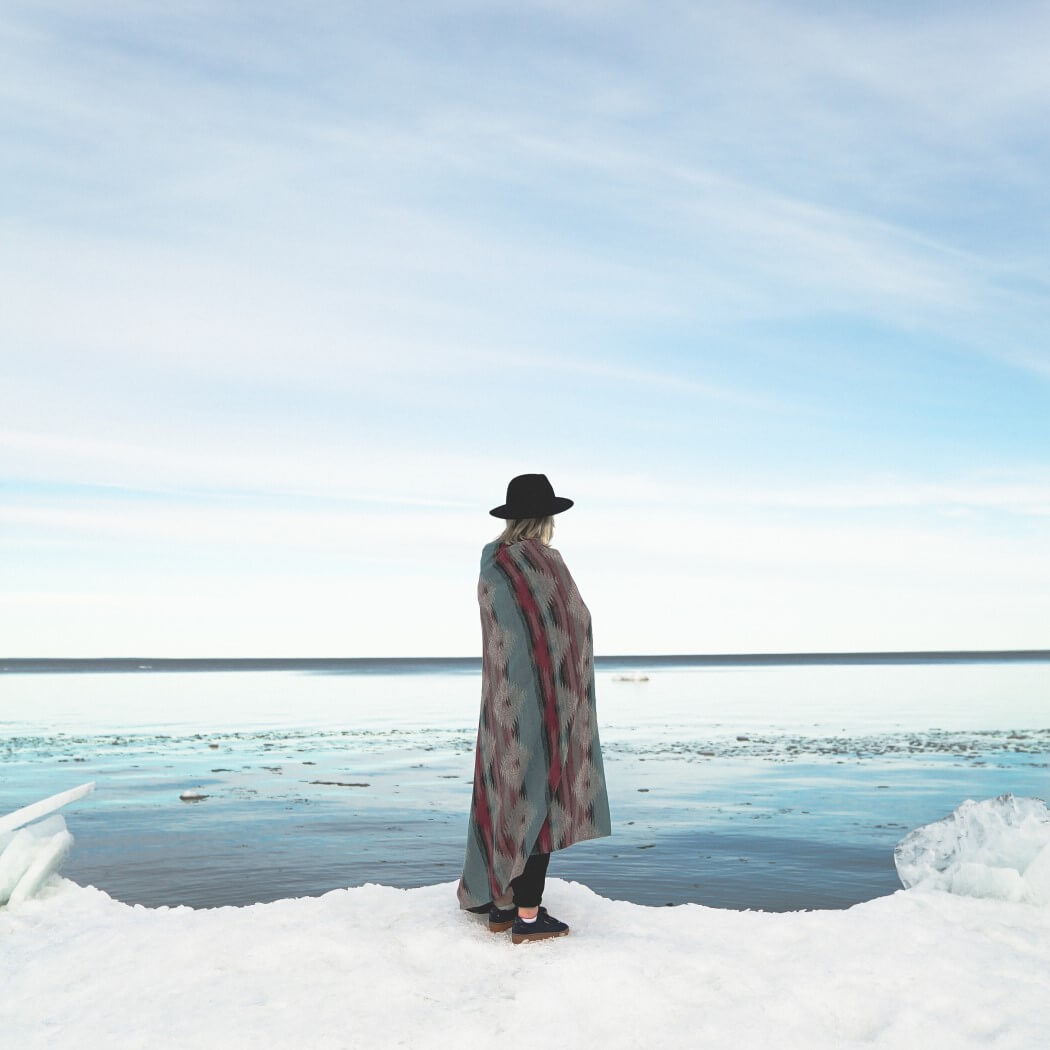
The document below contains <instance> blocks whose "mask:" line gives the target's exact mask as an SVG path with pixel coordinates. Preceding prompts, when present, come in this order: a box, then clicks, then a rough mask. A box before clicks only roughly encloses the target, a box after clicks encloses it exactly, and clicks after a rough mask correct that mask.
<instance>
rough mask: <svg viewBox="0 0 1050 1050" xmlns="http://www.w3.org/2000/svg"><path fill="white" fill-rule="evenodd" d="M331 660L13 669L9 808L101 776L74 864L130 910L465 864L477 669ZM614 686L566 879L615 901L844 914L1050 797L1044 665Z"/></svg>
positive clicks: (395, 881)
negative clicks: (916, 844) (191, 667)
mask: <svg viewBox="0 0 1050 1050" xmlns="http://www.w3.org/2000/svg"><path fill="white" fill-rule="evenodd" d="M628 666H629V668H630V670H629V671H628V673H643V674H646V675H647V676H648V680H647V681H622V680H620V678H621V676H622V674H623V673H624V671H625V670H628ZM331 672H332V669H331V668H328V669H327V670H324V671H318V670H315V671H311V672H303V671H291V670H285V671H224V672H209V671H177V672H165V673H158V672H157V671H156V670H154V671H152V672H151V671H146V670H144V671H142V672H140V673H127V674H105V673H92V672H84V671H80V672H76V673H63V674H55V673H47V672H46V670H45V671H44V672H42V673H33V674H17V673H16V674H12V673H8V674H0V812H2V811H6V810H9V809H14V808H16V807H18V806H20V805H23V804H25V803H27V802H29V801H33V800H35V799H36V798H39V797H43V796H44V795H47V794H51V793H53V792H56V791H60V790H63V789H64V788H68V787H72V786H74V785H76V784H79V783H83V782H84V781H87V780H96V781H97V782H98V786H97V788H96V791H95V794H94V795H93V796H91V797H90V798H89V799H87V800H85V801H84V802H82V803H79V804H78V805H77V806H75V807H73V808H71V809H70V810H69V811H67V813H66V820H67V823H68V824H69V827H70V830H71V831H72V832H73V834H74V835H75V836H76V839H77V842H76V846H75V847H74V850H73V853H72V855H71V857H70V859H69V861H68V862H67V864H66V867H65V868H64V874H66V875H68V876H69V877H70V878H72V879H74V880H76V881H77V882H81V883H85V884H86V883H90V884H94V885H96V886H99V887H101V888H102V889H105V890H106V891H107V892H108V893H111V894H112V895H113V896H115V897H117V898H119V899H121V900H124V901H127V902H130V903H144V904H149V905H160V904H170V905H174V904H191V905H194V906H197V907H207V906H215V905H222V904H246V903H251V902H255V901H266V900H273V899H277V898H280V897H287V896H299V895H302V894H318V893H323V892H325V891H326V890H329V889H333V888H336V887H341V886H350V885H359V884H361V883H364V882H383V883H387V884H390V885H396V886H418V885H423V884H427V883H433V882H443V881H451V880H454V879H456V878H458V876H459V869H460V864H461V862H462V855H463V843H464V836H465V831H466V813H467V809H468V806H469V802H470V790H471V776H472V770H473V745H474V734H475V729H476V724H477V714H478V699H479V695H480V677H479V675H478V673H477V671H476V669H474V667H473V665H472V664H470V663H469V662H460V663H457V664H452V665H439V666H433V665H421V666H416V667H413V668H412V669H411V670H410V671H408V672H405V671H400V672H399V671H397V670H393V671H392V670H391V669H390V667H389V666H383V665H379V666H372V667H369V668H368V670H367V672H366V673H350V674H347V673H331ZM597 679H598V713H599V722H600V728H601V735H602V744H603V750H604V754H605V762H606V772H607V776H608V782H609V794H610V804H611V808H612V813H613V831H614V834H613V836H612V837H611V838H608V839H601V840H597V841H595V842H588V843H580V844H578V845H576V846H573V847H571V848H570V849H567V850H563V851H561V852H559V853H557V854H555V856H554V857H553V858H552V862H551V871H550V873H551V875H552V876H557V877H560V878H567V879H576V880H579V881H581V882H584V883H586V884H587V885H589V886H591V887H592V888H593V889H594V890H596V891H597V892H599V893H601V894H603V895H605V896H609V897H615V898H622V899H626V900H633V901H637V902H640V903H645V904H668V903H681V902H685V901H696V902H699V903H702V904H708V905H714V906H719V907H732V908H761V909H766V910H786V909H796V908H828V907H845V906H848V905H850V904H853V903H856V902H857V901H860V900H866V899H870V898H871V897H875V896H879V895H881V894H886V893H891V892H893V891H894V890H895V889H897V888H898V887H899V883H898V881H897V877H896V873H895V871H894V868H893V856H892V853H893V846H894V844H895V843H896V842H897V841H898V840H899V839H900V838H901V837H902V835H903V834H904V833H905V832H906V831H907V830H909V829H910V828H912V827H915V826H917V825H919V824H923V823H926V822H928V821H930V820H935V819H937V818H939V817H941V816H944V815H945V814H947V813H948V812H950V811H951V810H952V809H953V808H954V807H955V806H956V805H958V804H959V803H960V802H961V801H963V800H964V799H966V798H988V797H992V796H995V795H998V794H1002V793H1004V792H1007V791H1011V792H1013V793H1014V794H1017V795H1035V796H1038V797H1042V798H1048V797H1050V793H1048V788H1050V662H1047V661H1045V660H1044V661H1040V660H1030V661H1025V662H983V663H910V664H847V665H834V664H819V665H812V666H810V665H796V666H778V665H752V666H727V665H723V666H715V667H711V666H707V667H688V666H681V665H671V666H669V665H668V664H667V663H666V662H665V663H663V664H662V665H658V664H656V663H655V662H653V663H650V664H646V663H645V662H644V661H633V662H629V663H628V664H627V665H619V666H616V667H610V666H606V667H605V668H603V669H601V670H600V671H599V673H598V676H597ZM187 789H197V790H199V791H201V792H202V793H204V794H206V795H207V796H208V797H207V798H206V799H204V800H203V801H201V802H196V803H186V802H182V801H180V800H179V794H180V792H182V791H185V790H187Z"/></svg>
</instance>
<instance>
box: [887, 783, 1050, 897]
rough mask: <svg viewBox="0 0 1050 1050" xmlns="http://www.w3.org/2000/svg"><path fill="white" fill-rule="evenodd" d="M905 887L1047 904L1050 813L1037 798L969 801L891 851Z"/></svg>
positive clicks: (1049, 874) (903, 840)
mask: <svg viewBox="0 0 1050 1050" xmlns="http://www.w3.org/2000/svg"><path fill="white" fill-rule="evenodd" d="M893 859H894V863H895V864H896V865H897V874H898V875H899V876H900V879H901V882H902V883H903V884H904V886H905V888H907V889H911V888H915V889H933V890H946V891H947V892H949V893H957V894H961V895H963V896H967V897H986V898H989V899H992V900H1004V901H1027V902H1029V903H1033V904H1045V905H1050V809H1048V808H1047V806H1046V803H1045V802H1044V801H1043V800H1042V799H1038V798H1015V797H1014V796H1013V795H1010V794H1007V795H1000V796H999V797H998V798H990V799H984V800H983V801H981V802H975V801H973V800H972V799H967V800H966V801H965V802H964V803H962V805H961V806H959V807H958V809H956V810H955V812H954V813H952V814H951V815H949V816H947V817H945V818H944V819H943V820H936V821H934V822H933V823H932V824H926V825H924V826H923V827H921V828H916V829H915V830H914V831H910V832H909V833H908V834H907V835H905V836H904V838H903V839H901V841H900V842H899V843H897V846H896V848H895V850H894V851H893Z"/></svg>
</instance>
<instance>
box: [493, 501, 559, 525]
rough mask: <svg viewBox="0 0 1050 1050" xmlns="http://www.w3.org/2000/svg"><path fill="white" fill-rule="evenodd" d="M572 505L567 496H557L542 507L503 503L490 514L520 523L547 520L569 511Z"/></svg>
mask: <svg viewBox="0 0 1050 1050" xmlns="http://www.w3.org/2000/svg"><path fill="white" fill-rule="evenodd" d="M572 504H573V501H572V500H571V499H568V498H567V497H565V496H555V497H554V499H553V500H552V501H551V502H550V503H547V504H545V505H543V506H541V507H529V506H520V507H518V506H513V507H512V506H511V505H510V504H509V503H501V504H500V505H499V506H498V507H493V508H492V510H490V511H489V514H491V515H492V516H493V517H494V518H503V519H504V520H509V519H511V518H513V519H514V520H515V521H520V520H521V519H522V518H546V517H549V516H550V515H551V514H560V513H561V512H562V511H563V510H568V509H569V508H570V507H571V506H572Z"/></svg>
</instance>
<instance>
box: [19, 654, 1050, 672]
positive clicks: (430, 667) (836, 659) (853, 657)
mask: <svg viewBox="0 0 1050 1050" xmlns="http://www.w3.org/2000/svg"><path fill="white" fill-rule="evenodd" d="M1040 662H1050V649H958V650H943V649H933V650H916V651H898V652H856V653H693V654H675V655H660V656H646V655H644V654H630V655H623V656H597V657H595V661H594V663H595V667H596V668H597V669H598V670H625V669H639V668H654V669H655V668H667V669H674V668H690V667H755V666H771V667H772V666H791V665H814V664H824V665H829V666H830V665H836V664H940V663H1040ZM219 671H304V672H313V673H316V674H433V673H437V672H442V671H445V672H460V673H467V674H473V673H479V672H480V671H481V658H480V657H478V656H391V657H230V658H224V657H148V656H143V657H132V656H127V657H84V658H79V657H66V658H35V659H34V658H26V657H18V658H15V657H11V658H6V659H5V658H2V657H0V674H88V673H93V674H149V673H154V674H158V673H171V672H183V673H184V672H219Z"/></svg>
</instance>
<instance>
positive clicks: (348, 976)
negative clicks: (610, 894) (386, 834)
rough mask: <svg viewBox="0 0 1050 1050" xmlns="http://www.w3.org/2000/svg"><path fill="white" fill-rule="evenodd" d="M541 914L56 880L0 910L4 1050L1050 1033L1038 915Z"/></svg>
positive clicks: (440, 1048)
mask: <svg viewBox="0 0 1050 1050" xmlns="http://www.w3.org/2000/svg"><path fill="white" fill-rule="evenodd" d="M544 900H545V903H546V905H547V906H548V907H549V908H550V910H551V912H552V913H553V914H554V915H556V916H558V917H559V918H563V919H565V920H566V921H568V922H569V923H570V924H571V925H572V933H571V935H570V936H569V937H566V938H562V939H558V940H554V941H547V942H545V943H537V944H525V945H514V944H512V943H511V941H510V938H509V935H507V934H501V935H493V934H491V933H489V932H488V928H487V925H486V924H485V922H484V921H483V920H482V919H481V918H480V917H477V916H473V915H471V914H469V913H466V912H461V911H459V909H458V908H457V906H456V901H455V883H453V882H448V883H443V884H440V885H435V886H426V887H423V888H421V889H413V890H400V889H394V888H391V887H386V886H377V885H366V886H362V887H358V888H353V889H346V890H335V891H332V892H331V893H327V894H325V895H324V896H323V897H306V898H301V899H298V900H283V901H277V902H274V903H272V904H259V905H253V906H251V907H246V908H230V907H227V908H218V909H211V910H193V909H190V908H186V907H179V908H171V909H168V908H157V909H148V908H143V907H141V906H135V907H129V906H127V905H123V904H120V903H118V902H116V901H114V900H112V899H111V898H110V897H108V896H107V895H106V894H105V893H102V892H101V891H99V890H96V889H93V888H83V887H79V886H77V885H75V884H73V883H71V882H69V881H68V880H65V879H61V880H55V882H54V883H53V884H52V885H50V886H48V887H47V888H45V889H44V891H43V892H42V894H41V895H40V897H39V898H37V899H35V900H28V901H26V902H24V903H23V904H22V905H21V906H19V907H17V908H13V909H8V910H4V911H0V943H2V944H3V951H2V952H0V981H2V986H3V989H4V994H3V996H0V1031H3V1032H4V1035H5V1040H6V1041H7V1042H9V1044H10V1045H11V1046H12V1047H15V1046H17V1047H19V1050H34V1048H43V1047H48V1048H53V1050H61V1048H64V1047H69V1048H74V1047H75V1048H77V1050H80V1048H82V1047H102V1046H116V1047H130V1046H149V1047H151V1048H157V1050H163V1048H168V1047H171V1048H175V1047H177V1048H180V1050H182V1048H185V1047H190V1046H192V1047H201V1048H212V1047H214V1048H223V1050H239V1048H245V1050H247V1048H251V1050H259V1048H266V1050H281V1048H286V1047H287V1048H295V1050H301V1048H302V1047H310V1048H311V1050H335V1048H354V1050H356V1048H362V1050H365V1048H367V1050H381V1048H386V1047H395V1046H407V1047H412V1048H434V1050H445V1048H448V1050H453V1048H454V1050H463V1048H464V1047H467V1046H474V1045H477V1046H496V1047H500V1048H501V1050H504V1048H505V1050H514V1048H517V1047H523V1048H524V1047H529V1048H530V1050H531V1048H534V1047H535V1046H537V1045H538V1044H539V1043H542V1042H551V1043H554V1044H557V1045H559V1046H562V1047H571V1048H576V1047H581V1048H586V1047H600V1048H602V1050H617V1048H627V1047H629V1048H631V1050H636V1048H637V1047H639V1046H656V1047H660V1048H665V1047H670V1048H676V1047H689V1048H690V1050H693V1048H695V1047H698V1046H703V1047H706V1048H723V1047H725V1048H730V1047H731V1048H733V1050H746V1048H751V1047H766V1046H776V1047H777V1048H778V1050H792V1048H798V1050H821V1048H828V1050H831V1048H835V1050H845V1048H851V1047H861V1046H864V1047H882V1048H893V1050H901V1048H907V1047H918V1046H950V1047H952V1048H953V1050H960V1048H967V1047H978V1046H987V1045H989V1044H992V1043H994V1045H995V1046H996V1047H997V1048H999V1050H1022V1048H1023V1050H1036V1048H1039V1050H1042V1048H1043V1047H1045V1045H1046V1033H1047V1031H1050V979H1048V976H1047V975H1048V974H1050V910H1048V909H1042V908H1033V907H1031V906H1029V905H1024V904H1010V903H1002V902H993V901H986V900H974V899H969V898H965V897H957V896H951V895H949V894H944V893H911V892H906V891H903V890H902V891H899V892H898V893H896V894H894V895H893V896H890V897H883V898H879V899H877V900H874V901H869V902H867V903H864V904H860V905H857V906H855V907H853V908H850V909H849V910H846V911H823V912H793V913H786V914H773V913H762V912H734V911H727V910H720V909H713V908H706V907H701V906H699V905H685V906H682V907H677V908H653V907H644V906H642V905H636V904H629V903H626V902H623V901H612V900H607V899H605V898H602V897H599V896H597V895H596V894H595V893H593V892H592V891H590V890H589V889H587V888H586V887H584V886H582V885H580V884H578V883H567V882H564V881H562V880H560V879H550V880H548V888H547V893H546V895H545V898H544ZM5 1045H6V1044H5Z"/></svg>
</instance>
